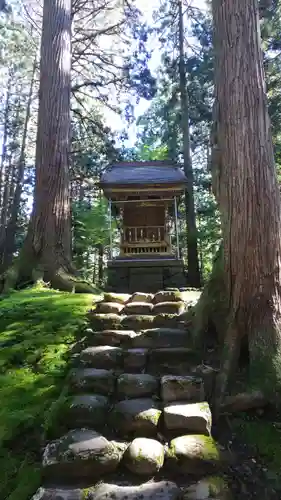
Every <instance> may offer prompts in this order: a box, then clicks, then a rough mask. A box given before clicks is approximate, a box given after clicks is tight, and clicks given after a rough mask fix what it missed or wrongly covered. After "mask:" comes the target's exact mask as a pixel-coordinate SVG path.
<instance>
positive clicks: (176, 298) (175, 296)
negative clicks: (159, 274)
mask: <svg viewBox="0 0 281 500" xmlns="http://www.w3.org/2000/svg"><path fill="white" fill-rule="evenodd" d="M181 301H182V295H181V293H180V292H179V291H169V290H163V291H161V292H157V293H156V294H155V295H154V297H153V303H154V304H158V303H160V302H181Z"/></svg>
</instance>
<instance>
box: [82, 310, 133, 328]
mask: <svg viewBox="0 0 281 500" xmlns="http://www.w3.org/2000/svg"><path fill="white" fill-rule="evenodd" d="M122 318H123V316H121V315H119V314H113V313H108V314H97V313H96V312H95V311H90V312H89V313H88V319H89V322H90V325H91V327H92V328H93V330H95V331H98V332H99V331H101V330H118V329H119V328H120V325H121V322H122ZM130 330H131V328H130Z"/></svg>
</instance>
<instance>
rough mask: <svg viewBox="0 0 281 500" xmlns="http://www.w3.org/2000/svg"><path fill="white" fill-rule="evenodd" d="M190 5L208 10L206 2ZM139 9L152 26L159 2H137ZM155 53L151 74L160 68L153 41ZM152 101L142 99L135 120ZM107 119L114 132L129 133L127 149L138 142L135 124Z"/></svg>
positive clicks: (107, 115)
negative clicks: (123, 131)
mask: <svg viewBox="0 0 281 500" xmlns="http://www.w3.org/2000/svg"><path fill="white" fill-rule="evenodd" d="M188 3H189V5H192V6H194V7H197V8H199V9H202V10H204V9H206V0H189V2H188ZM137 5H138V8H139V9H140V10H141V11H142V12H143V14H144V19H145V21H146V22H147V24H149V25H151V24H152V23H153V20H152V14H153V12H154V10H156V9H157V7H158V6H159V0H138V2H137ZM155 44H156V47H155ZM153 45H154V47H153V49H154V50H153V52H152V57H151V60H150V61H149V68H150V70H151V72H152V73H153V72H155V70H156V69H157V68H158V67H159V66H160V50H159V44H157V41H155V40H153ZM150 102H151V101H147V100H146V99H140V102H139V104H138V105H136V107H135V118H138V117H139V116H141V115H142V114H143V113H145V111H146V110H147V109H148V107H149V105H150ZM105 119H106V121H107V122H108V125H109V126H110V128H111V129H112V130H113V131H116V132H118V131H122V130H124V128H125V129H126V131H127V132H128V135H129V139H128V141H126V146H127V147H132V146H134V144H135V141H136V133H137V128H136V125H135V123H134V124H132V125H131V126H130V127H129V128H128V126H127V124H126V123H125V121H122V119H121V118H120V117H119V116H117V115H116V114H114V116H113V115H112V113H111V112H105Z"/></svg>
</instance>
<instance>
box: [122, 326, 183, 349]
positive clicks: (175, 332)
mask: <svg viewBox="0 0 281 500" xmlns="http://www.w3.org/2000/svg"><path fill="white" fill-rule="evenodd" d="M188 340H190V335H189V334H188V333H187V332H186V331H185V330H184V329H180V328H150V329H148V330H142V331H141V332H140V333H139V335H136V336H135V337H133V338H132V339H131V341H130V345H131V346H132V347H142V348H149V349H157V348H163V347H185V346H186V344H187V343H188Z"/></svg>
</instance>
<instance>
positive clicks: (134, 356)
mask: <svg viewBox="0 0 281 500" xmlns="http://www.w3.org/2000/svg"><path fill="white" fill-rule="evenodd" d="M147 359H148V350H147V349H128V350H127V351H124V370H127V371H129V372H133V373H134V372H138V373H139V372H142V371H144V370H145V369H146V365H147Z"/></svg>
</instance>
